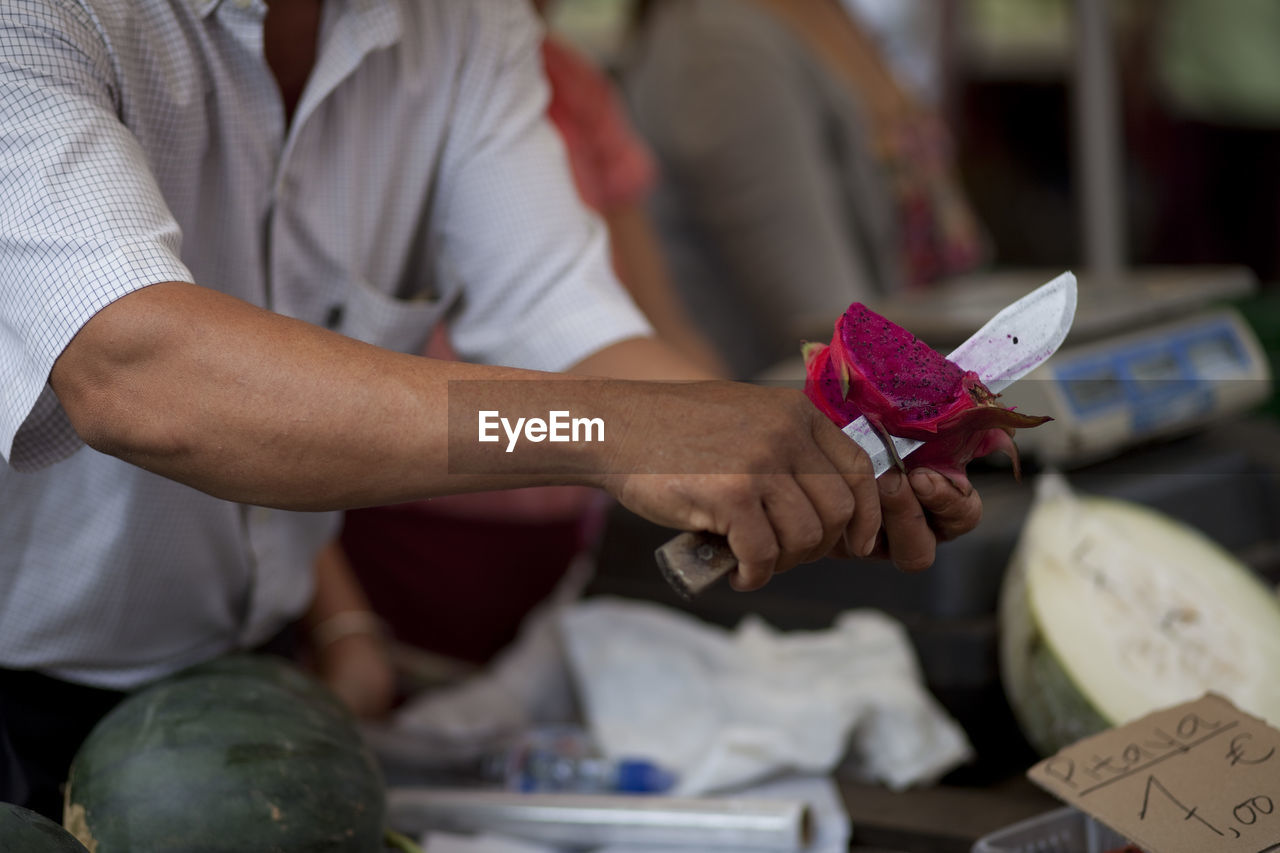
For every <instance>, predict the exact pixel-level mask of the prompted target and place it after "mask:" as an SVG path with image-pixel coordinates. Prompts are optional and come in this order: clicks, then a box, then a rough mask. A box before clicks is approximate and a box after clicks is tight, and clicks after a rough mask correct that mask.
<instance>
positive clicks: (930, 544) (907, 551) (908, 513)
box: [878, 468, 937, 572]
mask: <svg viewBox="0 0 1280 853" xmlns="http://www.w3.org/2000/svg"><path fill="white" fill-rule="evenodd" d="M878 485H879V491H880V511H881V513H883V516H884V534H885V539H886V541H887V545H888V549H889V556H890V559H892V560H893V564H894V565H895V566H897V567H898V568H899V569H902V570H903V571H908V572H916V571H920V570H922V569H927V568H929V566H931V565H933V558H934V554H935V551H936V548H937V539H936V537H935V536H934V533H933V530H932V529H931V528H930V527H929V521H928V519H927V518H926V517H925V513H924V509H923V508H922V507H921V506H920V502H919V501H918V500H916V496H915V492H914V491H912V488H911V486H910V485H909V484H908V482H907V478H906V477H904V476H903V475H902V473H901V472H900V471H898V470H896V469H893V468H891V469H889V470H888V471H887V472H885V473H884V474H883V475H882V476H881V477H880V480H879V484H878Z"/></svg>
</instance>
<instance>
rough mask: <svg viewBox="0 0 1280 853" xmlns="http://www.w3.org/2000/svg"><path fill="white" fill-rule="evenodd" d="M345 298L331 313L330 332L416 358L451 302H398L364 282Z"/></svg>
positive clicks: (351, 287)
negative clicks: (405, 353) (339, 333)
mask: <svg viewBox="0 0 1280 853" xmlns="http://www.w3.org/2000/svg"><path fill="white" fill-rule="evenodd" d="M344 297H345V299H344V301H343V302H341V303H336V304H335V305H334V306H332V307H331V308H330V310H329V315H328V318H327V322H326V325H328V326H329V328H331V329H333V330H334V331H337V332H341V333H342V334H344V335H346V336H348V337H351V338H355V339H357V340H361V341H364V342H365V343H368V344H373V345H375V346H380V347H383V348H385V349H390V350H395V351H397V352H407V353H412V354H414V355H417V354H420V353H421V352H422V350H423V347H425V346H426V342H427V338H428V337H430V335H431V332H432V331H433V330H434V329H435V327H436V326H437V325H438V324H439V323H440V321H441V320H442V319H443V318H444V316H445V313H446V312H447V310H448V307H449V301H450V300H446V299H442V298H439V297H437V296H425V295H424V296H420V297H416V298H413V299H398V298H396V297H394V296H391V295H389V294H386V293H383V292H381V291H379V290H377V289H376V288H374V287H373V286H371V285H370V284H369V283H368V282H365V281H360V280H356V281H352V282H350V283H349V284H348V286H347V287H346V289H345V291H344Z"/></svg>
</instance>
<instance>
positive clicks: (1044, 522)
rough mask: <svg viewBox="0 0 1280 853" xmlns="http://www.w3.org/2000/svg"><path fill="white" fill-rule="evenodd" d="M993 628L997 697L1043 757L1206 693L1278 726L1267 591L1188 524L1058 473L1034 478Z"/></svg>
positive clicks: (1277, 602) (1274, 633)
mask: <svg viewBox="0 0 1280 853" xmlns="http://www.w3.org/2000/svg"><path fill="white" fill-rule="evenodd" d="M1212 499H1213V496H1212V495H1206V496H1205V500H1212ZM1000 625H1001V636H1000V668H1001V676H1002V678H1003V680H1004V687H1005V692H1006V695H1007V696H1008V698H1009V703H1010V705H1011V706H1012V708H1013V711H1014V714H1015V716H1016V718H1017V719H1018V722H1019V723H1020V725H1021V727H1022V729H1023V732H1024V733H1025V734H1026V736H1027V739H1028V740H1029V741H1030V742H1031V744H1032V745H1033V746H1034V747H1035V748H1036V749H1037V750H1039V751H1040V752H1041V753H1042V754H1044V755H1049V754H1052V753H1054V752H1056V751H1057V750H1058V749H1060V748H1062V747H1063V746H1066V745H1068V744H1070V743H1073V742H1075V741H1077V740H1079V739H1080V738H1082V737H1085V736H1087V735H1090V734H1093V733H1095V732H1098V731H1101V730H1103V729H1105V728H1109V727H1111V726H1114V725H1119V724H1122V723H1125V722H1127V721H1129V720H1132V719H1134V718H1137V717H1140V716H1142V715H1143V714H1146V713H1148V712H1150V711H1153V710H1156V709H1157V708H1162V707H1167V706H1169V705H1175V704H1178V703H1180V702H1184V701H1189V700H1191V699H1195V698H1198V697H1199V696H1201V695H1203V694H1204V693H1205V692H1206V691H1210V690H1212V691H1215V692H1217V693H1220V694H1222V695H1224V696H1226V697H1227V698H1228V699H1230V700H1231V701H1232V702H1234V703H1235V704H1236V705H1237V706H1238V707H1240V708H1241V709H1242V710H1245V711H1247V712H1249V713H1252V714H1254V715H1256V716H1259V717H1262V718H1263V719H1265V720H1267V721H1269V722H1270V723H1272V724H1280V599H1277V597H1276V594H1275V592H1274V591H1272V590H1271V589H1269V588H1268V587H1267V586H1266V585H1265V584H1264V583H1263V582H1262V580H1261V579H1260V578H1259V577H1258V576H1257V574H1256V573H1254V572H1253V571H1252V570H1250V569H1249V568H1248V567H1247V566H1245V565H1244V564H1243V563H1241V562H1240V561H1239V560H1238V559H1236V558H1235V557H1234V556H1232V555H1231V554H1230V553H1229V552H1227V551H1226V550H1224V549H1223V548H1221V547H1219V546H1218V545H1216V544H1215V543H1214V542H1212V541H1211V540H1210V539H1208V538H1207V537H1206V536H1204V535H1203V534H1201V533H1200V532H1199V531H1197V530H1194V529H1193V528H1191V527H1189V526H1188V525H1186V524H1184V523H1182V522H1180V521H1177V520H1175V519H1173V518H1170V517H1168V516H1165V515H1163V514H1161V513H1158V512H1156V511H1154V510H1151V509H1148V508H1145V507H1142V506H1140V505H1137V504H1133V503H1129V502H1125V501H1120V500H1115V499H1109V498H1101V497H1088V496H1082V495H1077V494H1075V493H1073V492H1072V491H1071V490H1070V488H1069V487H1068V486H1067V484H1066V481H1065V479H1064V478H1062V477H1061V476H1060V475H1046V476H1045V477H1042V478H1041V480H1040V482H1039V483H1038V485H1037V496H1036V500H1035V504H1034V505H1033V507H1032V509H1031V513H1030V515H1029V516H1028V518H1027V522H1026V526H1025V527H1024V528H1023V531H1022V535H1021V538H1020V540H1019V543H1018V547H1017V549H1016V550H1015V553H1014V556H1013V560H1012V563H1011V565H1010V567H1009V571H1008V573H1007V574H1006V576H1005V580H1004V588H1003V590H1002V592H1001V601H1000Z"/></svg>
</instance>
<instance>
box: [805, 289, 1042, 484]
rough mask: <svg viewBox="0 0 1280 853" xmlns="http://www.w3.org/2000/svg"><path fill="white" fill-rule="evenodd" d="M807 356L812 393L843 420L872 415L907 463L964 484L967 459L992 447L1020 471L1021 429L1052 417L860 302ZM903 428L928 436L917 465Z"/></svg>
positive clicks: (909, 433)
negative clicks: (1015, 400) (1027, 407)
mask: <svg viewBox="0 0 1280 853" xmlns="http://www.w3.org/2000/svg"><path fill="white" fill-rule="evenodd" d="M804 359H805V367H806V373H807V378H806V381H805V393H806V394H807V395H808V396H809V399H811V400H812V401H813V402H814V405H816V406H817V407H818V408H819V409H820V410H821V411H822V412H823V413H824V414H825V415H826V416H827V417H829V418H830V419H831V420H832V421H834V422H835V424H836V425H837V426H840V427H843V426H845V425H846V424H848V423H849V422H850V421H853V420H855V419H856V418H857V417H858V416H859V415H865V416H866V418H867V422H868V423H870V424H871V425H872V426H873V427H875V429H876V431H877V432H878V433H879V434H880V437H881V438H882V439H883V440H884V442H885V446H886V448H887V449H888V451H889V456H890V458H892V459H893V461H894V463H895V464H896V465H897V466H898V468H899V469H900V470H903V471H905V470H907V468H908V467H910V468H932V469H933V470H935V471H938V472H939V473H941V474H943V475H944V476H946V477H947V478H948V479H949V480H950V481H951V482H952V483H954V484H955V485H956V487H957V488H960V489H961V490H963V491H968V489H969V480H968V477H967V476H966V475H965V466H966V465H968V464H969V462H970V461H971V460H973V459H976V458H978V457H981V456H986V455H987V454H988V453H994V452H997V451H999V452H1003V453H1005V454H1007V455H1008V456H1009V458H1010V459H1011V460H1012V461H1013V470H1014V476H1018V475H1019V469H1018V449H1017V447H1016V446H1015V445H1014V443H1013V432H1014V430H1015V429H1018V428H1023V429H1025V428H1028V427H1034V426H1038V425H1040V424H1042V423H1044V422H1045V421H1048V420H1051V418H1048V417H1036V416H1032V415H1024V414H1022V413H1020V412H1015V411H1014V410H1012V409H1009V408H1006V407H1004V406H1001V405H1000V404H999V403H997V402H996V399H997V398H998V397H999V395H998V394H993V393H992V392H991V391H990V390H988V389H987V387H986V386H985V385H983V384H982V382H981V380H979V379H978V374H976V373H974V372H973V371H971V370H970V371H965V370H963V369H961V367H960V366H959V365H957V364H955V363H954V362H952V361H948V360H947V359H946V358H944V357H943V356H942V355H940V354H938V352H937V351H935V350H934V349H932V348H931V347H929V346H928V345H927V344H925V343H924V342H923V341H921V340H920V339H919V338H917V337H916V336H915V335H913V334H911V333H910V332H908V331H907V330H906V329H903V328H902V327H901V326H898V325H895V324H894V323H891V322H889V321H888V320H886V319H885V318H884V317H881V316H880V315H879V314H876V313H875V312H874V311H871V310H870V309H868V308H867V307H866V306H865V305H862V304H861V303H858V302H855V303H854V304H853V305H851V306H849V310H848V311H846V312H845V313H844V314H843V315H842V316H841V317H840V319H839V320H837V321H836V327H835V334H834V335H833V336H832V339H831V343H830V344H829V345H828V344H817V343H813V344H807V345H805V348H804ZM895 435H896V436H900V437H902V438H914V439H918V440H920V441H923V442H924V445H923V446H922V447H920V448H919V449H918V450H916V452H915V453H913V454H912V455H911V457H910V460H909V465H906V466H904V464H903V461H902V460H901V459H899V458H898V454H897V451H896V450H895V449H894V446H893V441H892V440H891V438H890V436H895Z"/></svg>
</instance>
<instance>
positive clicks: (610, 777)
mask: <svg viewBox="0 0 1280 853" xmlns="http://www.w3.org/2000/svg"><path fill="white" fill-rule="evenodd" d="M484 764H485V768H484V776H485V777H487V778H489V779H492V780H493V781H495V782H498V783H499V784H501V785H502V786H503V787H505V788H506V789H507V790H509V791H521V792H524V793H574V794H610V793H620V794H662V793H665V792H667V791H669V790H671V788H672V787H673V786H674V785H675V781H676V780H675V776H674V774H672V773H670V772H669V771H667V770H665V769H664V768H662V767H659V766H658V765H657V764H654V763H653V762H652V761H648V760H646V759H643V758H620V759H616V760H614V759H609V758H605V757H603V756H601V755H600V754H599V753H598V752H597V751H596V749H595V745H594V744H593V743H592V741H591V739H590V738H589V737H588V736H587V735H586V734H585V733H584V732H583V731H582V730H580V729H575V728H552V729H540V730H536V731H533V732H531V733H529V734H527V735H525V736H524V737H523V738H521V739H520V740H519V741H518V742H517V743H515V744H514V745H512V746H511V747H509V748H507V749H505V750H502V751H501V752H498V753H494V754H492V755H490V756H488V757H487V758H486V759H485V761H484Z"/></svg>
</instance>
